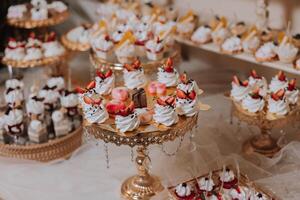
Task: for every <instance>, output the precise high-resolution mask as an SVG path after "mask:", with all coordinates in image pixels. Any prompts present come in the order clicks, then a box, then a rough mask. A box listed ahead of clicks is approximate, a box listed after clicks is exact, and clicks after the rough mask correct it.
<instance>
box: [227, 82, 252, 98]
mask: <svg viewBox="0 0 300 200" xmlns="http://www.w3.org/2000/svg"><path fill="white" fill-rule="evenodd" d="M231 86H232V89H231V92H230V96H231V97H232V98H233V99H234V100H235V101H242V100H243V99H244V98H245V97H246V96H247V94H248V93H249V91H250V87H249V86H246V87H244V86H241V85H237V84H235V83H233V82H232V83H231Z"/></svg>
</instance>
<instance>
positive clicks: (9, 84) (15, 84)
mask: <svg viewBox="0 0 300 200" xmlns="http://www.w3.org/2000/svg"><path fill="white" fill-rule="evenodd" d="M5 88H6V89H8V88H12V89H17V88H20V89H21V90H22V89H23V88H24V83H23V81H21V80H18V79H8V80H6V81H5Z"/></svg>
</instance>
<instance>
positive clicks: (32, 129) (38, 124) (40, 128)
mask: <svg viewBox="0 0 300 200" xmlns="http://www.w3.org/2000/svg"><path fill="white" fill-rule="evenodd" d="M46 128H47V126H46V124H45V123H43V122H42V121H39V120H32V121H30V123H29V126H28V130H27V132H28V137H29V140H30V141H32V142H35V143H42V142H46V141H47V140H48V133H47V129H46Z"/></svg>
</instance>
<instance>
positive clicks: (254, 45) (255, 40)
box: [242, 29, 260, 54]
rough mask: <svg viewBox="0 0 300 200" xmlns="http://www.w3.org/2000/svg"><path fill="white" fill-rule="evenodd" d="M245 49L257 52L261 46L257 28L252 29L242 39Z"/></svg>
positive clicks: (249, 51)
mask: <svg viewBox="0 0 300 200" xmlns="http://www.w3.org/2000/svg"><path fill="white" fill-rule="evenodd" d="M242 45H243V50H244V52H247V53H251V54H252V53H255V52H256V50H257V49H258V48H259V46H260V39H259V37H258V36H257V30H256V29H254V30H252V31H250V32H249V33H248V34H247V35H246V36H245V38H244V39H243V41H242Z"/></svg>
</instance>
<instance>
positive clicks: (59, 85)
mask: <svg viewBox="0 0 300 200" xmlns="http://www.w3.org/2000/svg"><path fill="white" fill-rule="evenodd" d="M46 84H47V86H48V87H50V88H52V87H54V86H56V88H55V91H61V90H63V89H65V80H64V78H63V77H61V76H59V77H51V78H49V79H48V80H47V83H46Z"/></svg>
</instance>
